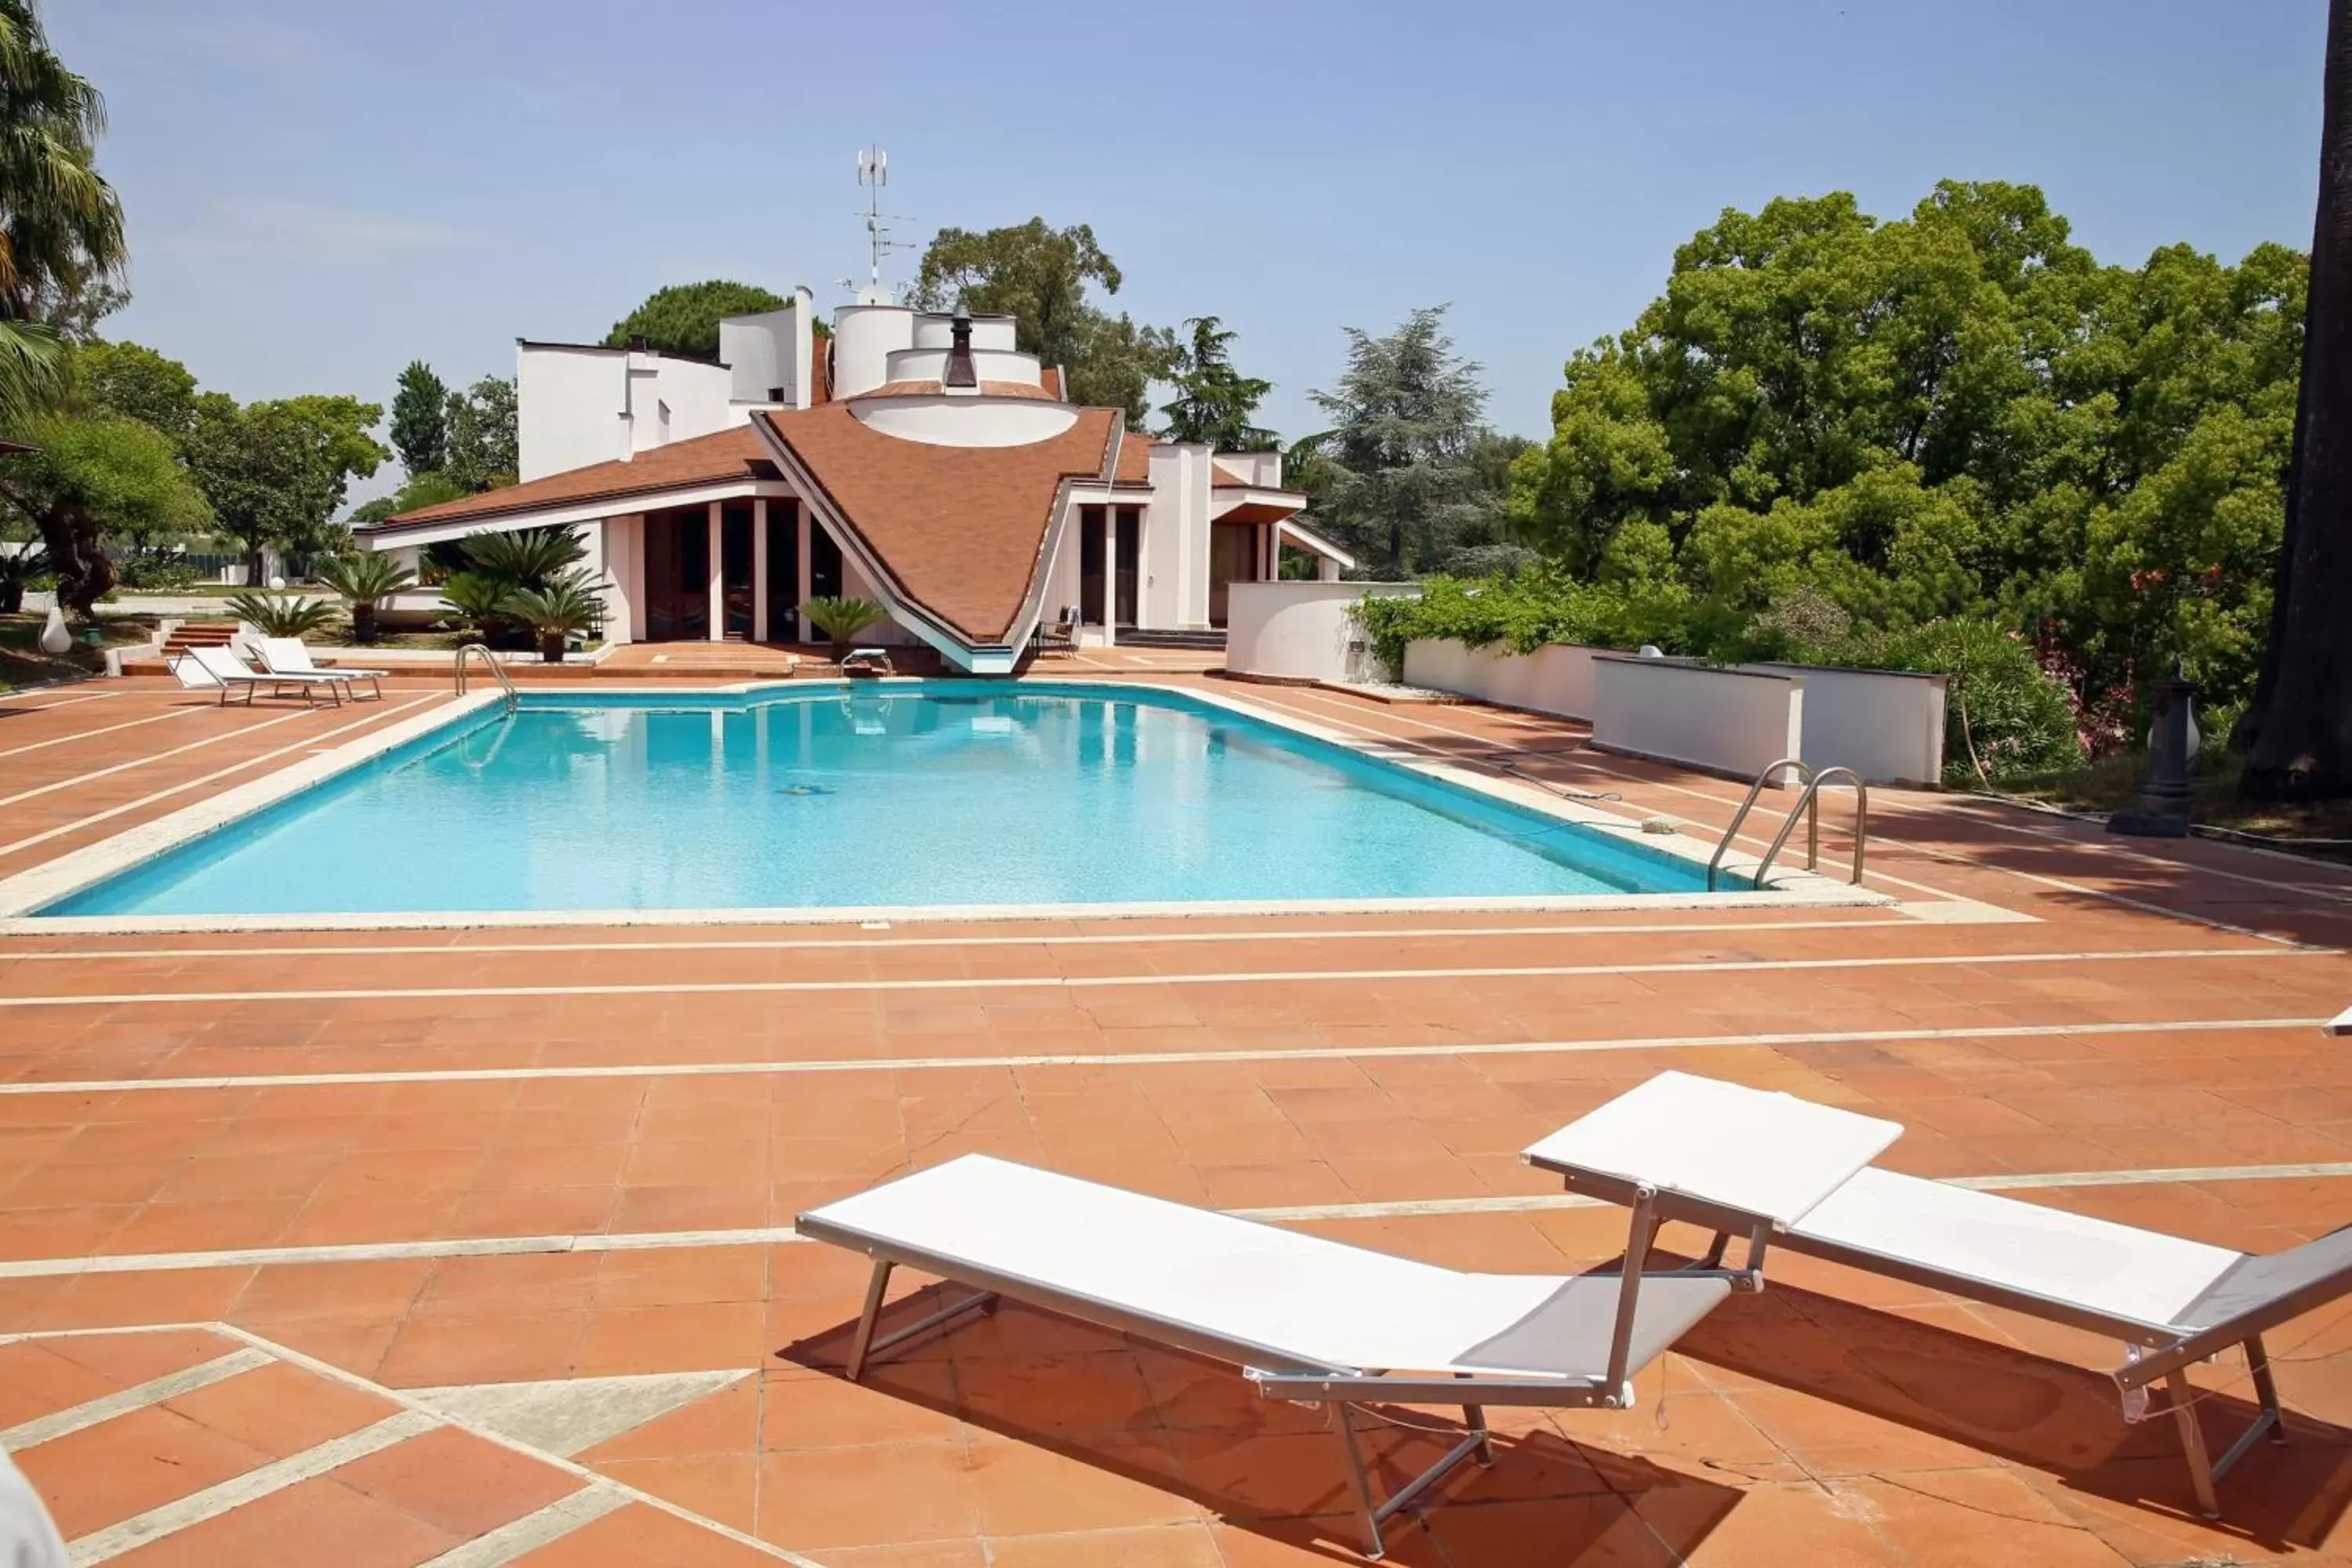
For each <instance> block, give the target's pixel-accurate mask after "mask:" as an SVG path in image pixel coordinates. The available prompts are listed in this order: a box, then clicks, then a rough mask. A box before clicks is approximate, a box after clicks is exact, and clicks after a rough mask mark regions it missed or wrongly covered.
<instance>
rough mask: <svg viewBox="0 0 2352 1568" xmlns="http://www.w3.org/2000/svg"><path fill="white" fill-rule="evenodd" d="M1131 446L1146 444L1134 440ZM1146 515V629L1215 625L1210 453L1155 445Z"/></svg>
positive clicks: (1140, 608) (1142, 613) (1142, 610)
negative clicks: (1211, 579) (1212, 610)
mask: <svg viewBox="0 0 2352 1568" xmlns="http://www.w3.org/2000/svg"><path fill="white" fill-rule="evenodd" d="M1126 438H1127V439H1128V440H1130V441H1140V440H1142V439H1144V437H1141V436H1139V435H1129V437H1126ZM1149 474H1150V480H1151V500H1150V502H1149V503H1148V504H1147V505H1146V506H1145V507H1144V509H1143V571H1144V582H1143V592H1142V603H1141V604H1139V605H1137V606H1136V610H1137V614H1138V616H1139V622H1140V624H1141V625H1143V626H1150V627H1152V628H1154V629H1155V630H1160V629H1165V630H1189V629H1196V628H1199V627H1202V626H1207V625H1208V624H1209V489H1210V479H1211V474H1210V463H1209V448H1208V447H1205V446H1202V445H1198V444H1185V443H1181V442H1162V441H1155V442H1153V443H1152V444H1151V460H1150V470H1149Z"/></svg>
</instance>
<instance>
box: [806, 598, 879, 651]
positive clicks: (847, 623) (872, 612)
mask: <svg viewBox="0 0 2352 1568" xmlns="http://www.w3.org/2000/svg"><path fill="white" fill-rule="evenodd" d="M801 614H803V615H804V616H807V617H808V618H809V624H810V625H811V626H814V627H816V629H817V630H819V631H821V632H823V633H824V635H825V638H826V640H827V641H829V642H831V643H832V644H833V662H834V663H835V664H839V663H840V662H841V661H842V659H843V658H845V656H846V655H847V654H848V652H849V650H850V648H851V647H852V646H853V645H854V644H856V641H857V634H858V633H860V632H862V631H864V630H865V629H866V627H868V626H872V625H873V624H874V623H875V622H877V621H878V620H880V619H881V618H882V606H881V605H877V604H876V603H875V602H874V601H873V600H871V599H835V598H827V597H818V598H814V599H811V600H810V601H809V602H808V603H807V604H805V605H802V606H801Z"/></svg>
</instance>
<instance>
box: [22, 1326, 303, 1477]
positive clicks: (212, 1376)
mask: <svg viewBox="0 0 2352 1568" xmlns="http://www.w3.org/2000/svg"><path fill="white" fill-rule="evenodd" d="M268 1364H269V1358H268V1356H266V1355H264V1354H262V1353H261V1352H259V1351H257V1350H241V1351H231V1352H229V1353H228V1354H226V1355H223V1356H215V1357H214V1358H213V1359H212V1360H210V1361H207V1362H199V1363H197V1364H196V1365H194V1366H191V1367H185V1368H183V1369H182V1370H180V1371H178V1372H167V1373H164V1374H163V1376H161V1377H152V1378H149V1379H148V1380H147V1381H146V1382H145V1383H142V1384H133V1385H132V1386H131V1387H129V1388H118V1389H116V1390H115V1391H114V1392H113V1393H112V1394H100V1395H99V1396H98V1397H97V1398H96V1399H86V1400H84V1401H83V1402H82V1403H80V1404H79V1405H70V1406H68V1407H67V1408H66V1409H63V1410H58V1411H53V1412H51V1413H50V1414H49V1415H42V1416H37V1417H36V1418H34V1419H33V1420H30V1421H22V1422H19V1423H17V1424H16V1426H11V1427H9V1428H8V1429H7V1430H6V1431H5V1432H0V1449H5V1450H6V1451H8V1452H9V1453H11V1454H16V1453H22V1452H23V1451H24V1450H25V1449H26V1448H32V1447H38V1446H40V1445H41V1444H43V1443H54V1442H56V1441H57V1440H58V1438H60V1437H66V1436H71V1435H73V1434H74V1433H76V1432H79V1431H81V1430H83V1429H84V1428H86V1427H90V1426H97V1425H98V1424H99V1423H100V1422H102V1421H111V1420H113V1419H114V1418H115V1417H116V1416H118V1415H130V1414H131V1412H132V1411H134V1410H144V1409H146V1408H147V1407H148V1406H149V1405H161V1404H163V1402H164V1401H165V1400H167V1399H177V1398H179V1397H180V1395H182V1394H194V1392H195V1391H196V1390H198V1389H200V1388H210V1387H211V1386H212V1385H213V1384H215V1383H226V1382H227V1381H228V1380H229V1379H230V1378H232V1377H235V1376H236V1375H237V1374H238V1373H245V1372H253V1371H256V1370H257V1369H258V1368H261V1367H265V1366H268Z"/></svg>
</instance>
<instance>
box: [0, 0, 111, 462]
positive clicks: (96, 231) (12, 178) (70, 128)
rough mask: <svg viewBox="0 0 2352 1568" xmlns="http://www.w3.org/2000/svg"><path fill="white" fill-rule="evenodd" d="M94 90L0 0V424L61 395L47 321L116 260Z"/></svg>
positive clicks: (101, 114) (61, 351) (61, 349)
mask: <svg viewBox="0 0 2352 1568" xmlns="http://www.w3.org/2000/svg"><path fill="white" fill-rule="evenodd" d="M105 125H106V108H105V102H104V100H102V99H101V98H100V96H99V91H98V89H96V88H94V87H92V86H90V84H89V82H87V81H85V80H83V79H81V78H80V77H79V76H76V75H75V74H74V73H73V72H72V71H70V70H68V69H67V68H66V66H65V62H64V61H63V60H60V59H59V58H58V56H57V54H56V52H55V51H54V50H52V49H51V48H50V47H49V42H48V37H47V34H46V33H45V32H44V31H43V30H42V26H41V18H40V13H39V12H38V11H37V9H36V8H35V6H34V5H33V0H0V423H14V422H16V421H17V420H20V419H23V418H25V417H26V416H28V415H29V414H31V413H32V412H33V411H34V410H35V409H36V408H38V407H40V406H42V405H45V404H47V403H49V402H51V401H54V400H55V399H56V398H57V397H58V396H59V395H62V394H63V392H64V391H65V388H66V382H67V376H68V366H67V360H66V347H65V345H66V338H65V334H64V333H63V332H62V331H60V330H59V329H58V326H56V325H54V324H52V323H53V321H56V320H57V319H58V318H60V317H63V316H68V315H70V313H71V310H72V307H73V305H74V303H75V302H76V301H79V300H88V299H89V298H91V297H92V296H93V293H94V291H95V290H98V289H102V288H104V287H105V286H106V285H107V284H108V282H109V281H110V279H113V278H114V277H115V276H116V275H118V274H119V273H120V272H121V268H122V266H123V263H124V260H125V253H124V249H123V242H122V208H121V203H120V202H119V201H117V199H116V197H115V194H114V189H113V187H112V186H111V185H110V184H107V182H106V180H105V179H104V178H103V177H102V176H101V175H100V174H99V173H98V170H97V168H96V167H95V165H94V163H93V161H92V160H93V150H94V148H95V145H96V143H97V141H98V137H99V135H100V132H102V131H103V130H104V129H105Z"/></svg>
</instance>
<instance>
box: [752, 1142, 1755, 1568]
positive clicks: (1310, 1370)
mask: <svg viewBox="0 0 2352 1568" xmlns="http://www.w3.org/2000/svg"><path fill="white" fill-rule="evenodd" d="M1656 1195H1657V1194H1654V1192H1652V1191H1651V1190H1650V1189H1647V1188H1643V1189H1642V1190H1641V1192H1640V1193H1639V1194H1636V1199H1635V1202H1634V1204H1633V1215H1632V1218H1631V1223H1630V1225H1629V1226H1628V1230H1627V1235H1626V1244H1625V1264H1624V1267H1623V1268H1622V1269H1621V1270H1620V1271H1619V1273H1618V1275H1617V1279H1618V1289H1617V1310H1616V1317H1615V1320H1614V1322H1613V1324H1612V1331H1611V1335H1610V1343H1609V1361H1608V1366H1607V1368H1606V1370H1605V1371H1604V1372H1603V1373H1601V1375H1599V1376H1597V1377H1587V1378H1585V1379H1583V1380H1581V1381H1579V1380H1577V1379H1574V1378H1570V1377H1566V1376H1561V1377H1514V1376H1508V1375H1501V1374H1497V1375H1494V1376H1473V1375H1461V1376H1454V1377H1413V1376H1392V1375H1390V1374H1388V1373H1383V1372H1381V1371H1378V1370H1368V1369H1364V1368H1359V1367H1345V1366H1335V1365H1314V1364H1301V1363H1300V1358H1298V1357H1297V1355H1295V1354H1293V1353H1292V1352H1286V1351H1277V1350H1274V1349H1271V1348H1269V1347H1267V1346H1265V1345H1260V1344H1253V1343H1251V1342H1247V1341H1244V1340H1237V1339H1233V1338H1230V1337H1227V1336H1225V1335H1223V1334H1220V1333H1216V1332H1214V1331H1208V1330H1204V1329H1202V1328H1200V1327H1198V1326H1197V1325H1193V1324H1189V1323H1183V1322H1180V1321H1176V1320H1174V1319H1171V1318H1164V1317H1160V1316H1157V1315H1154V1314H1153V1313H1151V1312H1150V1311H1147V1310H1143V1309H1141V1308H1137V1307H1132V1306H1124V1305H1121V1304H1120V1303H1118V1302H1116V1301H1107V1300H1098V1299H1097V1298H1094V1297H1089V1296H1082V1295H1078V1294H1076V1293H1074V1292H1071V1291H1067V1290H1064V1289H1059V1288H1057V1287H1055V1286H1052V1285H1047V1284H1045V1283H1043V1282H1041V1281H1039V1280H1035V1279H1025V1278H1023V1277H1022V1276H1019V1275H1014V1274H1007V1273H1001V1272H998V1271H996V1270H992V1269H989V1268H981V1267H978V1266H976V1265H974V1264H972V1263H971V1261H969V1260H967V1259H964V1258H950V1257H947V1256H945V1255H943V1254H940V1253H938V1252H934V1251H931V1250H929V1249H927V1248H924V1247H913V1246H909V1245H907V1244H905V1243H900V1242H894V1241H891V1240H889V1239H887V1238H886V1237H877V1236H876V1235H874V1234H872V1233H871V1232H868V1231H864V1230H858V1229H855V1228H852V1227H850V1226H841V1225H835V1224H834V1223H832V1222H830V1221H828V1220H826V1219H825V1218H824V1216H823V1215H819V1214H803V1215H800V1216H799V1217H798V1219H797V1221H796V1222H795V1224H794V1229H795V1230H796V1231H797V1232H798V1233H799V1234H800V1235H802V1236H804V1237H809V1238H810V1239H811V1240H814V1241H822V1242H828V1243H830V1244H832V1245H833V1246H835V1247H844V1248H845V1249H847V1250H849V1251H852V1252H862V1253H865V1254H866V1256H867V1257H869V1258H873V1259H874V1272H873V1275H872V1277H871V1278H870V1279H868V1280H867V1281H866V1304H865V1308H864V1310H862V1311H860V1312H859V1314H858V1319H857V1331H856V1336H855V1337H854V1338H853V1339H852V1340H851V1342H850V1346H849V1361H848V1365H847V1368H846V1371H847V1374H848V1377H849V1380H850V1381H851V1382H853V1383H855V1382H856V1381H858V1380H859V1379H860V1378H861V1377H862V1376H864V1374H865V1372H866V1367H867V1366H868V1365H869V1364H870V1363H872V1361H873V1360H874V1358H875V1357H877V1356H878V1355H881V1354H882V1353H884V1352H887V1351H890V1350H893V1349H896V1348H897V1347H898V1346H899V1345H902V1344H905V1343H907V1342H908V1341H910V1340H913V1339H915V1338H916V1337H917V1336H919V1335H920V1334H924V1333H928V1332H929V1331H931V1330H933V1329H937V1328H940V1327H942V1326H944V1325H946V1324H948V1323H950V1322H953V1321H956V1320H957V1319H960V1318H962V1317H964V1316H966V1315H967V1314H969V1313H971V1312H974V1311H980V1312H992V1311H994V1310H995V1306H996V1302H997V1300H999V1298H1006V1299H1010V1300H1015V1301H1019V1302H1021V1303H1022V1304H1024V1306H1031V1307H1037V1308H1041V1309H1043V1310H1046V1311H1051V1312H1057V1313H1060V1314H1061V1315H1063V1316H1065V1317H1070V1318H1076V1319H1078V1320H1079V1321H1083V1322H1089V1323H1094V1324H1097V1325H1099V1326H1100V1327H1103V1328H1107V1329H1112V1330H1115V1331H1118V1332H1120V1333H1130V1334H1134V1335H1136V1336H1137V1337H1139V1338H1141V1339H1147V1340H1150V1341H1153V1342H1157V1343H1160V1344H1165V1345H1171V1346H1174V1347H1175V1348H1176V1349H1178V1350H1184V1351H1191V1352H1193V1353H1195V1354H1198V1355H1204V1356H1208V1357H1210V1358H1212V1359H1213V1360H1217V1361H1223V1362H1228V1363H1233V1364H1234V1365H1236V1366H1239V1367H1240V1368H1241V1369H1242V1373H1243V1375H1244V1377H1245V1378H1247V1379H1248V1380H1249V1382H1250V1383H1251V1384H1252V1385H1253V1386H1254V1387H1255V1389H1256V1390H1257V1394H1258V1396H1259V1397H1260V1398H1262V1399H1282V1400H1287V1401H1290V1402H1292V1403H1294V1404H1299V1405H1328V1406H1332V1407H1334V1408H1335V1409H1336V1410H1337V1412H1338V1416H1339V1419H1338V1420H1337V1421H1336V1422H1335V1423H1334V1425H1336V1426H1338V1427H1339V1437H1340V1442H1341V1445H1342V1447H1344V1448H1345V1450H1346V1453H1347V1458H1348V1479H1349V1483H1350V1485H1351V1487H1352V1489H1353V1491H1354V1495H1355V1504H1356V1517H1357V1523H1358V1525H1359V1526H1360V1529H1361V1530H1362V1531H1363V1535H1364V1542H1365V1553H1364V1554H1365V1555H1366V1556H1367V1557H1370V1558H1372V1559H1373V1560H1375V1561H1377V1560H1379V1559H1380V1558H1381V1556H1383V1555H1384V1553H1385V1552H1386V1548H1385V1546H1384V1545H1383V1543H1382V1542H1381V1521H1383V1520H1386V1519H1389V1518H1391V1517H1393V1516H1394V1515H1395V1514H1397V1513H1398V1512H1400V1511H1402V1510H1406V1509H1409V1508H1411V1507H1412V1505H1413V1504H1414V1503H1415V1502H1417V1501H1419V1500H1421V1498H1422V1497H1423V1495H1424V1494H1425V1493H1427V1492H1428V1491H1429V1489H1431V1488H1432V1487H1433V1486H1435V1485H1436V1484H1437V1483H1438V1482H1439V1481H1441V1480H1443V1479H1444V1478H1445V1477H1446V1476H1447V1475H1448V1474H1449V1473H1451V1472H1452V1471H1453V1470H1454V1468H1456V1467H1457V1466H1459V1465H1460V1464H1461V1463H1462V1461H1463V1460H1465V1459H1467V1458H1476V1459H1477V1461H1478V1463H1480V1464H1481V1465H1491V1464H1492V1463H1494V1458H1495V1451H1494V1443H1493V1439H1492V1436H1491V1434H1489V1432H1488V1431H1487V1428H1486V1409H1485V1407H1486V1405H1537V1406H1543V1407H1548V1408H1552V1409H1578V1410H1585V1409H1601V1410H1622V1409H1624V1408H1626V1407H1627V1406H1628V1405H1631V1403H1632V1400H1631V1399H1630V1397H1629V1394H1630V1387H1629V1385H1628V1384H1627V1381H1626V1380H1627V1379H1628V1378H1629V1377H1630V1376H1631V1375H1632V1374H1633V1373H1635V1372H1638V1371H1640V1370H1641V1368H1640V1367H1638V1366H1635V1365H1633V1364H1631V1363H1632V1355H1633V1333H1634V1329H1635V1326H1636V1320H1637V1317H1638V1306H1639V1298H1640V1291H1641V1287H1642V1281H1643V1279H1645V1278H1649V1279H1720V1280H1723V1281H1724V1282H1725V1285H1726V1290H1725V1294H1726V1295H1727V1294H1729V1292H1730V1291H1731V1290H1733V1289H1749V1290H1754V1289H1761V1286H1762V1281H1761V1280H1760V1279H1758V1278H1757V1277H1756V1276H1755V1275H1754V1274H1753V1273H1752V1272H1750V1271H1748V1270H1745V1269H1738V1270H1734V1269H1722V1268H1683V1269H1675V1270H1671V1271H1661V1272H1659V1273H1655V1274H1646V1275H1645V1274H1644V1272H1643V1270H1642V1268H1640V1260H1641V1259H1643V1258H1647V1257H1648V1256H1649V1252H1650V1246H1651V1243H1652V1242H1653V1241H1654V1239H1655V1237H1656V1235H1657V1227H1658V1215H1657V1213H1656V1211H1655V1209H1654V1205H1653V1203H1652V1201H1651V1200H1652V1199H1653V1198H1654V1197H1655V1196H1656ZM900 1265H904V1266H906V1267H908V1268H919V1269H920V1270H922V1271H923V1272H924V1273H926V1274H931V1275H936V1276H937V1277H939V1278H940V1279H947V1280H955V1281H958V1282H960V1283H962V1284H966V1285H970V1286H971V1287H973V1293H972V1294H971V1295H969V1296H966V1297H964V1298H962V1299H961V1300H955V1301H950V1303H948V1304H947V1305H946V1306H944V1307H940V1308H939V1309H937V1310H934V1311H931V1312H929V1313H926V1314H925V1315H924V1316H923V1317H921V1318H919V1319H917V1320H916V1321H914V1322H911V1323H907V1324H904V1325H902V1326H900V1327H898V1328H896V1329H893V1330H891V1331H889V1332H888V1333H877V1329H878V1327H879V1325H880V1321H881V1315H882V1307H883V1297H884V1295H885V1293H886V1292H887V1290H888V1289H889V1284H890V1275H891V1272H892V1271H893V1270H894V1269H896V1268H898V1267H899V1266H900ZM1602 1277H1603V1278H1605V1277H1606V1276H1602ZM1587 1278H1591V1276H1587ZM1717 1300H1721V1298H1720V1297H1718V1298H1717ZM1708 1310H1712V1304H1710V1306H1709V1308H1708ZM1700 1316H1702V1317H1703V1316H1705V1313H1704V1312H1702V1313H1701V1314H1700ZM1693 1321H1696V1319H1694V1320H1693ZM1685 1327H1687V1325H1685ZM1675 1337H1677V1338H1678V1337H1679V1332H1677V1334H1676V1335H1675ZM1668 1343H1669V1344H1670V1343H1672V1340H1671V1339H1670V1340H1669V1341H1668ZM1661 1353H1663V1350H1660V1351H1658V1352H1653V1355H1652V1357H1651V1358H1648V1359H1654V1357H1655V1355H1656V1354H1661ZM1643 1364H1644V1365H1646V1364H1647V1359H1645V1360H1644V1362H1643ZM1465 1395H1473V1396H1475V1402H1474V1401H1473V1400H1472V1399H1467V1398H1465ZM1368 1399H1381V1400H1394V1401H1400V1402H1402V1403H1405V1404H1415V1405H1461V1407H1462V1415H1463V1421H1464V1424H1465V1426H1468V1428H1469V1432H1468V1435H1467V1436H1465V1437H1464V1438H1463V1439H1462V1440H1461V1441H1460V1442H1458V1443H1456V1444H1454V1446H1453V1447H1451V1448H1449V1449H1448V1450H1447V1451H1446V1452H1445V1453H1444V1455H1443V1456H1442V1457H1440V1458H1438V1459H1437V1461H1436V1462H1435V1463H1433V1464H1432V1465H1431V1466H1430V1467H1429V1468H1427V1469H1425V1470H1423V1471H1422V1472H1421V1473H1420V1474H1419V1475H1417V1476H1415V1477H1413V1478H1412V1479H1411V1480H1409V1481H1407V1482H1406V1483H1405V1484H1404V1485H1402V1486H1401V1487H1399V1488H1398V1489H1396V1490H1395V1491H1393V1492H1391V1493H1390V1494H1389V1496H1388V1497H1387V1498H1386V1499H1381V1498H1378V1497H1376V1496H1375V1495H1374V1493H1373V1490H1372V1483H1371V1476H1370V1471H1369V1470H1368V1469H1367V1468H1365V1465H1364V1455H1363V1448H1362V1445H1361V1443H1360V1441H1359V1440H1358V1437H1357V1434H1356V1424H1355V1418H1354V1416H1353V1415H1352V1414H1351V1412H1350V1409H1349V1407H1350V1405H1354V1404H1357V1403H1360V1402H1362V1401H1365V1400H1368Z"/></svg>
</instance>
